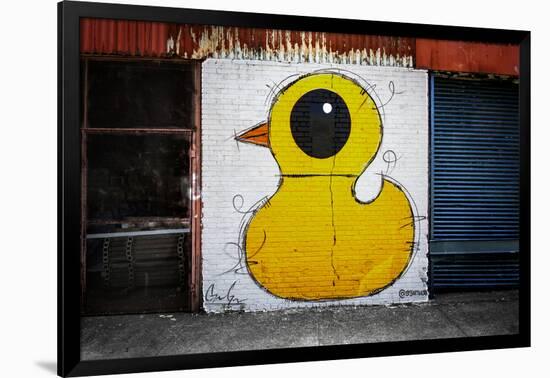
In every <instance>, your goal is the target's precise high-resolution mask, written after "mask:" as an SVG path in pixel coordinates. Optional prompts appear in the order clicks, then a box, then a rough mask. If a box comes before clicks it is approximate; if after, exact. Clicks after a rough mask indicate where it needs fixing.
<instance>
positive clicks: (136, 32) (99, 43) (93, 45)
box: [80, 18, 170, 56]
mask: <svg viewBox="0 0 550 378" xmlns="http://www.w3.org/2000/svg"><path fill="white" fill-rule="evenodd" d="M169 31H170V25H169V24H166V23H161V22H145V21H120V20H104V19H89V18H84V19H82V20H81V21H80V51H81V52H83V53H90V54H121V55H133V56H163V55H166V43H167V41H168V38H169V36H170V33H169Z"/></svg>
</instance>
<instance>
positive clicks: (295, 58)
mask: <svg viewBox="0 0 550 378" xmlns="http://www.w3.org/2000/svg"><path fill="white" fill-rule="evenodd" d="M189 32H190V35H191V39H192V42H193V43H192V46H193V51H192V53H191V54H190V56H188V55H187V52H184V54H183V57H184V58H192V59H205V58H209V57H211V58H218V59H237V60H264V61H274V62H288V63H335V64H358V65H370V66H391V67H407V68H413V67H414V61H413V55H412V54H410V55H409V54H402V55H400V54H399V53H395V54H391V53H387V52H386V49H385V47H378V48H374V49H373V48H369V47H367V46H362V47H361V48H359V47H355V46H350V47H346V46H345V43H344V46H342V43H340V44H339V46H338V44H337V43H334V44H333V41H332V40H329V38H327V35H326V33H313V32H291V31H285V30H273V29H264V33H262V34H265V39H264V40H263V41H258V40H257V39H256V40H254V37H257V36H255V35H252V37H250V35H248V40H249V41H251V42H253V44H254V46H250V45H249V44H247V43H246V42H245V41H243V40H242V38H240V37H239V28H225V27H222V26H210V27H198V28H193V27H190V28H189ZM181 35H182V28H181V27H180V28H179V30H178V34H177V37H176V39H175V40H174V37H173V36H172V35H171V36H170V37H169V38H168V41H167V43H166V46H167V53H168V54H170V55H177V56H181V55H180V39H181ZM296 35H297V36H298V38H296Z"/></svg>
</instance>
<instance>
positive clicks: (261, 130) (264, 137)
mask: <svg viewBox="0 0 550 378" xmlns="http://www.w3.org/2000/svg"><path fill="white" fill-rule="evenodd" d="M235 139H236V140H237V141H239V142H243V143H252V144H257V145H259V146H264V147H269V124H268V123H267V122H261V123H259V124H257V125H254V126H252V127H251V128H250V129H246V130H244V131H241V133H240V134H238V135H237V136H235Z"/></svg>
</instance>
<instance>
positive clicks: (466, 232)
mask: <svg viewBox="0 0 550 378" xmlns="http://www.w3.org/2000/svg"><path fill="white" fill-rule="evenodd" d="M431 120H432V122H431V126H432V130H431V132H432V141H431V143H432V146H431V149H432V161H431V167H432V172H431V179H432V192H431V195H432V201H431V202H432V203H431V204H432V208H431V215H432V218H431V219H432V223H431V224H432V233H431V239H432V244H433V245H438V242H444V243H439V247H438V248H432V249H435V250H436V252H435V253H433V254H432V280H433V282H432V283H433V284H434V286H436V287H437V286H441V287H445V286H448V287H454V286H484V287H485V286H491V285H492V284H494V285H493V286H499V285H501V284H503V285H510V284H515V283H517V271H516V267H515V266H511V264H512V265H514V264H515V263H514V262H511V261H512V260H514V259H513V258H512V259H510V257H511V256H510V255H509V252H510V250H509V248H504V249H503V250H502V251H499V249H498V248H492V247H491V243H493V244H494V243H495V242H502V241H505V240H509V241H516V240H517V239H518V238H519V109H518V86H517V84H515V83H513V82H511V81H503V80H489V79H487V80H472V79H457V78H445V77H437V76H432V85H431ZM472 242H474V244H472ZM441 245H444V246H445V247H444V248H442V247H441ZM499 245H502V244H499ZM449 246H450V248H447V247H449ZM471 246H475V248H474V250H471V249H470V248H469V247H471ZM488 250H489V251H490V253H487V251H488ZM479 252H482V253H479ZM499 253H500V254H499ZM502 253H508V255H506V257H505V260H506V263H502V259H503V255H502ZM453 256H455V257H453ZM465 257H467V260H464V258H465ZM453 259H454V260H456V263H453ZM465 261H468V263H465ZM500 267H501V268H500ZM510 272H512V273H513V274H508V273H510Z"/></svg>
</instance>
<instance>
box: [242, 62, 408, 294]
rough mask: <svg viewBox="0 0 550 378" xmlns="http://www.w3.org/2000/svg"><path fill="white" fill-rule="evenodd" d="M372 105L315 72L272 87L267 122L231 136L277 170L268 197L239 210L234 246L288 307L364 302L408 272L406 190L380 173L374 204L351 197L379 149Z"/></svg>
mask: <svg viewBox="0 0 550 378" xmlns="http://www.w3.org/2000/svg"><path fill="white" fill-rule="evenodd" d="M392 84H393V83H392ZM391 89H392V96H393V94H394V91H395V88H394V87H392V88H391ZM384 105H385V104H384ZM379 108H380V106H379V107H377V106H376V103H375V101H374V100H373V98H372V97H371V95H370V94H369V91H368V90H366V89H365V88H364V87H362V86H361V85H359V83H358V82H357V81H355V80H353V79H351V78H350V77H348V76H347V75H344V74H342V73H334V72H317V73H312V74H309V75H305V76H302V77H300V78H298V79H297V80H295V81H294V82H292V83H291V84H289V85H287V86H286V87H284V88H279V92H278V94H277V95H276V96H275V97H274V99H273V102H272V105H271V110H270V114H269V117H268V120H267V122H261V123H259V124H257V125H255V126H254V127H252V128H250V129H247V130H244V131H242V132H241V133H239V134H238V135H237V136H236V139H237V141H239V142H244V143H252V144H255V145H258V146H262V147H267V148H269V149H270V151H271V153H272V155H273V157H274V158H275V160H276V161H277V164H278V165H279V169H280V181H279V185H278V189H277V191H276V192H275V193H274V194H273V195H272V196H271V197H269V198H267V199H264V200H262V201H260V203H258V204H257V206H256V207H254V206H253V207H252V208H251V209H250V210H247V211H246V212H243V213H249V214H251V215H252V216H251V217H250V218H249V219H248V221H247V222H245V223H243V224H242V225H241V227H242V232H243V235H244V237H243V240H242V242H241V244H242V246H239V254H242V255H243V256H244V257H245V258H246V268H247V270H248V272H249V273H250V274H251V276H252V278H253V279H254V280H255V281H256V282H257V283H258V284H259V285H260V286H261V287H263V288H264V289H266V290H267V291H268V292H270V293H271V294H273V295H275V296H278V297H281V298H285V299H291V300H330V299H345V298H354V297H361V296H368V295H373V294H375V293H378V292H380V291H381V290H383V289H385V288H387V287H388V286H390V285H391V284H393V282H395V280H397V279H398V278H399V277H400V276H401V275H402V274H403V272H404V271H405V270H406V268H407V266H408V265H409V263H410V261H411V257H412V255H413V251H414V250H415V246H417V245H418V243H417V242H415V224H416V217H415V215H414V214H415V212H414V211H413V206H414V203H413V202H412V200H410V199H409V198H408V195H407V192H406V190H405V189H404V188H402V187H401V186H400V185H399V183H398V182H397V181H395V180H392V179H390V178H389V177H388V176H387V175H384V174H381V176H382V177H381V180H382V185H381V189H380V192H379V194H378V195H377V196H376V197H375V198H374V199H372V200H369V201H368V202H364V201H361V200H359V199H358V198H357V196H356V192H355V186H356V183H357V180H358V178H359V177H360V176H361V174H362V173H363V172H364V171H365V170H366V169H367V167H368V166H369V164H370V163H371V162H372V161H373V159H374V158H375V157H376V155H377V153H378V150H379V147H380V144H381V140H382V117H381V115H380V111H383V109H379ZM383 159H384V161H385V162H386V163H387V170H386V174H387V173H388V172H391V170H393V168H394V167H395V164H396V162H397V160H398V157H397V155H396V153H395V152H394V151H386V152H385V153H384V156H383ZM234 201H235V199H234ZM411 203H412V205H411ZM234 207H235V203H234ZM240 261H241V258H240V257H239V262H238V263H237V265H236V266H235V269H236V270H240V269H241V268H242V265H241V263H240Z"/></svg>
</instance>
